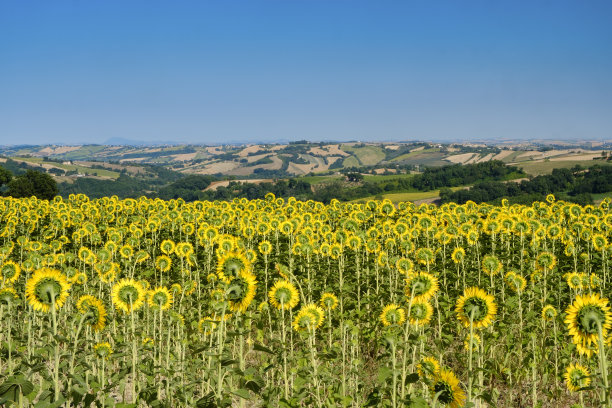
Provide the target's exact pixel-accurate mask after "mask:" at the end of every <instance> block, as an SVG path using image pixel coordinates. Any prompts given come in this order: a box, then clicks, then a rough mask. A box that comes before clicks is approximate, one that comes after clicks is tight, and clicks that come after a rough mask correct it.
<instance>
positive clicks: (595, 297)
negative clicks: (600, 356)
mask: <svg viewBox="0 0 612 408" xmlns="http://www.w3.org/2000/svg"><path fill="white" fill-rule="evenodd" d="M608 303H609V302H608V299H606V298H601V297H600V296H599V294H597V293H593V294H588V295H584V296H580V295H579V296H577V297H576V299H575V300H574V303H572V304H571V305H570V306H569V307H568V308H567V310H566V317H565V324H567V328H568V331H569V334H570V335H571V336H573V340H574V343H575V344H582V346H583V347H587V348H588V347H589V345H591V343H596V342H597V338H598V331H599V330H601V333H602V336H603V338H604V339H605V338H607V336H608V331H609V330H610V329H611V328H612V312H610V306H609V304H608Z"/></svg>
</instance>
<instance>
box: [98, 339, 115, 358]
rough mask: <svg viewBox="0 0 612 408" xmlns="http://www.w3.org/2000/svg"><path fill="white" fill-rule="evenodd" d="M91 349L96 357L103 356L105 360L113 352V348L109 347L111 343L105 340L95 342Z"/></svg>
mask: <svg viewBox="0 0 612 408" xmlns="http://www.w3.org/2000/svg"><path fill="white" fill-rule="evenodd" d="M93 349H94V353H95V354H96V356H97V357H98V358H103V359H105V360H108V359H109V357H110V356H111V354H113V349H112V348H111V345H110V344H109V343H106V342H104V343H98V344H96V345H95V346H94V347H93Z"/></svg>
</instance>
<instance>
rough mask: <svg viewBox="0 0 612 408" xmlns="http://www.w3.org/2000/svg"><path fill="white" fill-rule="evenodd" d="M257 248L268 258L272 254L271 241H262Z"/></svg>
mask: <svg viewBox="0 0 612 408" xmlns="http://www.w3.org/2000/svg"><path fill="white" fill-rule="evenodd" d="M257 248H258V249H259V252H260V253H261V254H262V255H263V256H264V257H267V256H268V255H270V253H271V252H272V248H273V247H272V244H271V243H270V242H269V241H265V240H264V241H261V242H260V243H259V245H258V246H257Z"/></svg>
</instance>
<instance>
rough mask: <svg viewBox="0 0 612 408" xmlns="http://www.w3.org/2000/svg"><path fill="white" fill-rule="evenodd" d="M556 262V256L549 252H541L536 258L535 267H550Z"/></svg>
mask: <svg viewBox="0 0 612 408" xmlns="http://www.w3.org/2000/svg"><path fill="white" fill-rule="evenodd" d="M556 264H557V257H556V256H554V255H553V254H551V253H550V252H542V253H541V254H540V255H538V257H537V258H536V267H537V268H538V269H540V270H542V269H548V270H550V269H552V268H554V267H555V265H556Z"/></svg>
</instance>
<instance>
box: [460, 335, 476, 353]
mask: <svg viewBox="0 0 612 408" xmlns="http://www.w3.org/2000/svg"><path fill="white" fill-rule="evenodd" d="M478 346H480V336H479V335H478V334H477V333H472V349H478ZM463 347H465V349H466V350H469V349H470V334H469V333H468V334H467V335H466V336H465V340H464V341H463Z"/></svg>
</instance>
